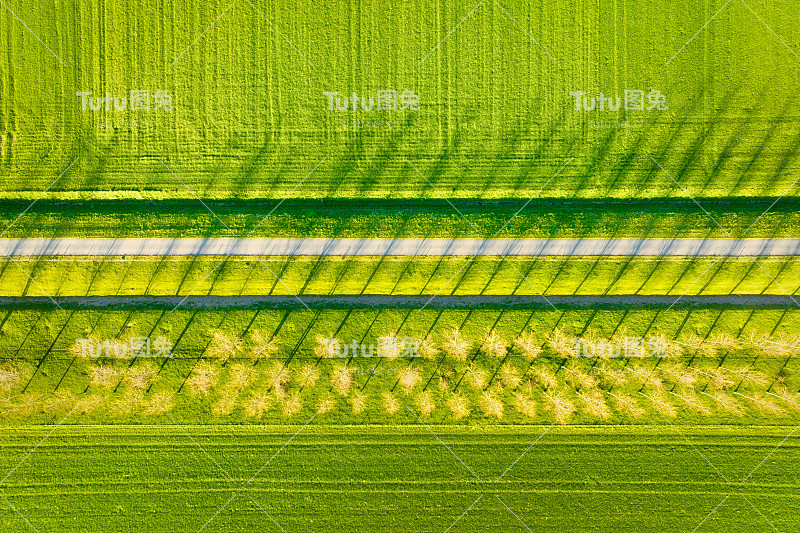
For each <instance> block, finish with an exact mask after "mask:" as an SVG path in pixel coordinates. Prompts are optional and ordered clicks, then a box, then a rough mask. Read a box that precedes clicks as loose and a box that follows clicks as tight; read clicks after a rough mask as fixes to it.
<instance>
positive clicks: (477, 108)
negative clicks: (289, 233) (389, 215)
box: [0, 0, 800, 198]
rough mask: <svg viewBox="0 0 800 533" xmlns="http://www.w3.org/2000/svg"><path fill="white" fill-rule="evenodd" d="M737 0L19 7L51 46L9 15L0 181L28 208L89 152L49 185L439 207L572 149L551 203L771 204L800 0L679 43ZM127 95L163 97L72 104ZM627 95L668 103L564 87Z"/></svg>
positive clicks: (70, 190) (83, 192) (511, 182)
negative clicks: (630, 104)
mask: <svg viewBox="0 0 800 533" xmlns="http://www.w3.org/2000/svg"><path fill="white" fill-rule="evenodd" d="M722 5H723V3H722V2H716V1H708V2H703V3H701V4H697V3H696V2H690V1H687V0H681V1H679V2H675V1H672V0H658V1H656V2H627V3H625V4H624V5H623V4H604V3H603V4H598V3H593V2H578V3H564V2H561V1H556V0H550V1H546V2H542V3H536V4H525V3H516V4H512V3H508V4H507V5H503V4H502V3H498V2H489V1H486V2H482V3H481V4H480V6H479V7H478V8H477V9H474V11H472V12H471V10H473V8H474V7H475V4H473V3H471V2H470V3H465V2H431V1H430V0H405V1H402V2H395V3H393V4H391V5H388V6H387V5H386V4H385V3H382V2H369V3H366V4H359V5H358V6H355V5H350V4H343V3H340V2H323V3H318V2H308V1H302V2H299V3H298V2H286V1H278V2H263V1H253V2H245V1H241V2H234V4H233V5H231V4H230V3H229V2H225V1H219V2H217V1H214V2H205V1H203V2H200V1H197V0H195V1H189V2H169V3H164V2H158V1H156V0H145V1H138V2H137V3H136V4H135V7H134V6H131V5H130V4H129V3H126V2H120V1H114V2H107V3H105V4H103V5H102V8H101V7H100V6H99V5H98V4H93V3H90V2H82V1H76V2H74V3H71V4H70V5H69V7H68V6H67V5H65V4H61V3H58V2H52V1H49V2H45V3H44V4H37V5H36V7H35V8H31V6H29V5H26V4H25V2H20V1H17V2H11V3H10V4H9V5H8V7H10V8H11V9H16V10H17V11H22V12H23V13H25V15H26V16H25V17H24V18H25V20H26V21H27V22H26V24H27V26H28V27H29V28H31V29H32V30H34V31H35V32H36V34H37V35H38V37H39V38H40V39H41V41H42V42H43V43H46V45H47V46H48V47H49V48H50V50H52V52H53V53H52V54H51V53H50V52H49V51H48V49H46V48H45V47H44V46H42V43H40V42H38V41H37V39H35V38H33V37H32V36H31V34H30V33H29V32H28V30H27V29H26V28H25V27H24V26H22V25H21V24H20V23H19V22H18V21H17V20H16V19H15V18H14V17H12V16H4V17H3V25H4V31H3V32H2V36H1V37H0V47H2V48H3V49H5V50H8V54H5V58H4V60H3V61H4V63H3V77H2V93H0V95H1V96H2V98H1V100H2V103H1V104H0V106H1V107H0V110H1V111H0V132H2V134H3V138H2V152H3V173H4V175H5V176H6V179H5V180H4V181H3V184H2V191H3V192H4V194H5V195H6V197H13V198H19V197H34V198H35V197H36V196H38V195H39V193H40V192H41V191H42V190H44V189H45V188H46V187H47V186H48V184H50V183H51V182H52V181H53V180H55V178H56V177H57V176H59V175H60V174H61V173H62V172H64V170H65V169H66V168H67V167H68V166H69V165H70V163H72V162H73V161H74V160H75V159H76V158H78V157H80V160H78V161H77V162H76V163H75V165H74V166H73V167H72V168H71V169H70V170H69V171H68V172H67V173H66V174H65V175H64V176H63V177H62V178H61V179H60V180H59V181H58V182H57V183H55V184H54V185H53V187H52V188H50V189H49V195H50V196H53V197H62V198H109V197H134V198H135V197H154V198H177V197H182V198H193V197H194V195H195V194H197V195H199V196H201V197H204V198H228V197H237V198H238V197H241V198H263V197H272V198H283V197H286V196H287V195H288V193H289V192H290V191H292V190H293V189H294V187H295V186H296V185H297V184H298V183H299V182H300V181H301V180H303V178H304V177H305V176H307V175H308V173H309V172H310V171H312V169H314V168H315V167H317V165H318V164H319V167H318V169H317V171H315V172H314V173H313V174H312V175H311V176H309V177H308V179H307V180H305V181H304V182H303V184H302V186H301V187H299V188H298V189H297V192H296V194H297V195H299V196H303V197H313V198H331V197H343V198H349V197H361V198H363V197H370V198H419V197H431V198H434V197H436V198H438V195H437V193H436V191H435V190H434V188H432V187H431V185H430V184H428V183H427V182H426V179H427V180H429V181H430V182H431V183H432V184H433V185H435V186H436V188H437V189H439V190H440V191H441V192H442V193H443V194H444V195H445V196H447V197H458V198H509V197H516V198H519V197H522V198H527V197H530V196H532V195H533V194H534V193H535V192H536V191H538V190H539V189H540V188H541V187H542V186H543V185H544V184H545V183H546V182H547V181H548V180H549V179H550V178H551V177H552V176H553V175H554V174H556V172H558V170H559V169H560V168H561V167H562V166H564V164H565V163H567V162H568V161H571V162H570V163H569V164H568V165H567V166H566V168H564V170H563V171H562V172H561V173H560V174H559V176H558V178H557V179H554V180H553V181H552V183H550V184H549V185H548V186H547V187H546V189H545V190H544V191H543V195H544V196H547V197H579V198H597V197H614V198H633V197H637V198H642V197H645V198H656V197H684V198H685V197H686V194H687V193H688V194H689V195H692V196H705V197H722V196H778V195H781V194H784V193H785V192H786V190H787V189H788V188H789V187H790V185H791V184H792V182H793V181H794V180H795V178H796V176H797V174H798V171H800V159H798V153H797V148H798V144H797V138H798V135H797V134H798V129H797V128H798V121H797V118H798V117H797V109H798V108H800V106H798V103H800V100H799V99H800V96H798V94H797V91H796V90H795V85H796V83H795V80H796V79H797V77H798V74H800V61H798V60H797V57H796V55H797V54H796V52H795V51H794V49H793V48H792V47H793V46H796V44H795V43H796V42H797V40H798V39H800V35H798V29H797V27H796V25H794V24H793V22H792V21H793V20H794V19H793V16H794V15H795V14H796V13H795V9H796V6H795V4H794V3H793V2H792V1H791V0H777V1H769V2H766V1H763V0H752V1H751V2H748V4H747V5H745V4H744V3H743V2H738V1H737V2H732V3H731V5H729V6H726V8H725V9H724V10H722V11H721V12H720V13H719V15H718V16H716V17H715V19H714V20H713V22H712V23H710V24H709V25H708V27H707V28H706V29H705V31H704V32H703V33H702V34H701V35H699V36H698V37H697V38H696V39H694V40H693V42H691V43H690V44H689V45H688V46H685V49H682V47H684V45H685V43H687V41H688V40H689V39H690V38H691V37H692V35H693V34H695V32H697V31H698V29H700V28H701V27H703V25H704V24H705V23H706V22H707V21H708V20H709V18H710V17H711V16H712V15H714V14H715V13H716V12H717V11H718V10H719V9H720V7H722ZM751 10H752V12H751ZM753 12H755V13H756V14H757V15H754V13H753ZM7 14H8V10H6V12H5V13H4V15H7ZM468 14H469V15H470V16H469V17H468V18H467V19H466V20H464V18H465V16H466V15H468ZM757 17H760V18H761V19H762V20H763V21H764V23H765V24H767V25H768V26H769V28H771V29H772V30H773V31H774V33H772V32H771V31H770V30H769V29H768V28H766V27H765V26H764V25H763V24H762V23H761V22H759V19H758V18H757ZM216 19H219V20H218V21H217V22H216V23H215V24H214V25H213V26H212V27H211V28H210V29H209V25H211V24H212V22H214V21H215V20H216ZM165 21H170V22H169V23H167V22H165ZM462 21H463V23H462V24H460V25H459V23H460V22H462ZM515 21H516V23H515ZM456 25H459V28H458V30H457V31H454V32H452V34H450V35H448V34H449V33H450V32H451V30H452V29H453V28H454V27H455V26H456ZM205 30H207V31H206V32H205V33H203V32H204V31H205ZM134 34H135V35H136V36H137V37H136V39H131V35H134ZM201 34H202V37H199V36H200V35H201ZM776 35H777V36H779V38H776ZM446 36H447V37H448V38H447V39H446V40H444V42H441V41H442V40H443V39H444V38H445V37H446ZM781 40H782V41H783V42H781ZM440 42H441V44H440V45H438V46H437V43H440ZM537 43H539V45H541V46H539V45H537ZM679 50H680V53H678V54H677V55H675V54H676V52H678V51H679ZM56 56H57V57H56ZM673 56H675V57H674V59H672V60H671V61H670V62H669V64H666V63H667V62H668V61H669V60H670V58H672V57H673ZM59 58H60V59H59ZM62 62H63V64H62ZM406 89H407V90H411V91H413V92H414V93H415V94H416V95H417V96H419V103H420V109H419V110H418V111H413V110H410V109H405V110H398V111H378V110H377V109H373V110H372V111H363V110H359V111H352V110H349V111H337V110H336V108H335V107H334V110H333V111H330V110H329V109H328V98H327V96H325V95H324V92H326V91H337V92H339V93H340V94H341V95H350V94H352V93H353V92H356V93H357V94H358V95H361V96H374V97H377V91H379V90H396V91H397V92H398V93H402V91H404V90H406ZM131 90H148V91H150V92H151V109H150V110H149V111H138V110H131V109H130V108H127V109H126V110H125V111H116V110H115V109H114V104H109V107H111V110H108V111H106V110H105V108H103V109H102V110H99V111H91V110H90V109H89V108H88V106H87V111H82V98H81V97H80V96H76V93H77V92H82V91H86V92H91V93H92V95H94V96H97V95H100V96H104V95H105V93H108V94H109V95H110V96H111V97H117V98H122V97H126V96H128V97H129V93H130V91H131ZM159 90H163V91H166V92H167V93H168V94H169V95H170V96H172V98H173V100H172V107H173V108H174V109H173V110H172V111H167V110H164V109H156V107H157V103H156V100H155V93H156V92H157V91H159ZM625 90H642V91H645V93H646V94H649V92H650V91H652V90H657V91H659V92H661V93H662V94H664V95H665V96H666V97H667V101H666V105H667V109H666V110H663V111H659V110H657V109H652V110H649V111H648V110H647V109H645V110H644V111H624V110H623V111H618V112H612V111H599V110H598V111H596V112H585V111H576V110H575V98H574V97H573V96H571V95H570V93H571V92H573V91H585V92H586V93H588V95H589V96H596V95H597V94H599V93H600V92H603V93H604V94H605V95H607V96H620V97H622V96H623V95H624V91H625ZM645 104H646V106H645V107H649V106H650V103H649V101H645ZM401 105H402V103H401V104H400V105H399V106H401ZM364 121H366V122H368V123H372V122H374V121H383V123H384V126H383V127H377V128H376V127H361V126H362V124H361V123H362V122H364ZM602 121H607V122H619V121H623V122H624V121H628V122H630V123H637V124H638V123H640V122H644V123H646V127H644V128H638V129H637V128H612V129H608V128H602V127H596V126H593V125H595V124H596V123H598V122H602ZM109 123H110V124H112V125H116V126H117V127H116V128H115V127H107V126H108V125H109ZM353 123H356V124H355V125H356V127H352V125H353ZM387 123H389V124H390V125H391V126H390V127H387V126H386V124H387ZM395 124H396V127H395V126H394V125H395ZM406 158H407V159H408V161H410V162H411V163H413V165H414V166H416V167H417V168H418V169H419V171H420V173H421V174H422V176H423V177H421V176H420V175H418V174H417V172H416V171H415V170H414V169H413V168H412V166H411V164H410V163H409V162H407V161H406ZM570 158H574V159H572V160H571V159H570ZM651 158H654V159H655V160H656V161H658V162H659V164H661V165H662V166H663V167H664V169H666V171H667V172H669V173H670V174H672V176H673V177H674V179H675V180H677V181H678V182H680V183H681V186H682V188H683V189H685V191H684V190H682V188H681V186H678V185H676V183H675V182H674V181H673V180H672V179H671V178H670V177H669V175H668V174H667V173H666V172H664V171H661V170H660V169H659V168H658V166H657V165H656V163H655V162H654V161H653V160H652V159H651ZM162 162H163V163H162ZM165 165H166V166H167V167H169V169H171V170H172V171H174V173H175V175H173V174H172V173H171V172H170V171H169V170H168V169H167V168H166V167H165ZM791 194H792V195H796V194H797V192H796V190H795V191H793V192H791Z"/></svg>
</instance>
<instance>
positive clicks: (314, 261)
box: [0, 257, 800, 299]
mask: <svg viewBox="0 0 800 533" xmlns="http://www.w3.org/2000/svg"><path fill="white" fill-rule="evenodd" d="M759 265H760V266H759ZM276 276H278V277H279V278H280V281H279V280H278V279H277V278H276ZM523 276H524V277H523ZM539 291H541V293H543V294H545V295H547V296H553V295H597V294H609V295H624V294H639V295H658V294H664V295H673V296H674V297H675V298H676V299H677V298H678V297H679V296H681V295H684V294H685V295H696V294H704V295H708V294H716V295H739V294H745V295H746V294H773V295H780V296H783V295H786V294H787V292H788V293H789V294H798V292H799V291H800V261H798V260H797V259H791V260H786V259H781V258H765V259H760V260H759V261H758V264H756V263H755V262H754V261H753V259H752V258H729V259H716V258H714V259H712V258H708V259H689V258H677V257H676V258H662V259H659V258H626V259H618V258H599V259H598V258H539V259H521V258H513V259H508V260H502V259H500V258H481V259H475V260H472V261H468V259H467V258H416V259H413V260H408V259H403V258H383V259H365V258H336V257H325V258H310V257H295V258H273V257H269V258H230V259H227V260H225V258H224V257H191V258H186V257H164V258H151V257H137V258H129V259H124V258H105V259H95V260H91V259H86V258H81V259H78V258H50V259H47V258H41V259H15V260H13V261H12V260H8V259H6V260H0V296H38V297H44V296H46V295H50V296H53V297H57V296H107V295H110V296H114V295H124V296H134V295H145V294H146V295H156V296H164V295H182V296H185V295H189V294H191V295H217V296H222V295H262V294H272V295H294V294H296V295H301V296H302V295H306V296H308V295H359V294H394V295H421V294H424V295H429V296H433V295H434V294H436V295H451V294H454V295H476V294H480V295H503V294H516V295H533V296H536V295H538V294H539V293H540V292H539Z"/></svg>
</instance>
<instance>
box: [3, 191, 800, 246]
mask: <svg viewBox="0 0 800 533" xmlns="http://www.w3.org/2000/svg"><path fill="white" fill-rule="evenodd" d="M529 201H530V199H529V198H524V197H523V198H520V199H516V200H507V201H478V200H460V201H459V200H456V201H454V202H453V205H454V206H455V207H457V209H458V211H459V212H460V213H461V215H463V217H465V218H466V219H467V220H464V218H462V216H461V215H459V213H458V212H456V211H455V210H454V209H453V206H451V205H450V204H449V203H447V202H445V201H444V200H441V199H437V200H429V201H411V200H403V201H389V200H383V201H365V200H325V201H322V200H293V199H288V200H286V201H284V202H282V203H280V204H279V203H278V201H276V200H253V201H247V202H246V201H212V200H206V201H204V203H205V205H206V207H204V206H203V205H202V204H201V203H200V202H198V201H196V200H191V201H190V200H180V201H176V200H161V201H152V202H135V201H119V200H117V201H88V202H47V201H39V202H37V203H36V204H35V205H34V206H33V207H32V208H31V209H29V210H28V211H27V212H26V213H25V216H24V217H22V218H20V219H19V220H16V222H15V219H17V217H18V216H19V214H20V213H22V212H23V211H25V210H26V209H27V208H28V207H29V206H30V202H22V201H15V202H12V201H3V202H0V226H2V227H4V228H5V227H8V226H11V224H12V222H14V224H13V226H11V228H10V229H9V230H8V232H6V234H5V235H3V237H4V238H20V237H28V238H30V237H38V238H49V237H95V238H97V237H105V238H109V237H112V238H123V237H151V238H153V237H172V238H174V237H231V236H237V237H244V236H251V237H295V238H299V237H316V238H325V237H340V238H368V237H428V238H456V237H461V238H480V237H481V235H479V234H478V233H477V232H476V229H477V230H478V231H480V232H481V233H482V234H483V235H486V236H494V235H496V236H497V237H498V238H511V237H526V238H548V237H550V238H581V237H583V238H604V237H605V238H612V237H613V238H645V237H648V238H659V237H661V238H664V237H667V238H673V237H682V238H707V237H708V238H730V237H732V236H733V237H738V236H740V235H742V234H743V233H744V232H745V231H746V232H747V233H746V236H747V237H750V238H782V237H784V238H792V237H796V236H797V234H798V232H799V229H800V213H798V211H799V208H800V202H798V201H797V200H796V199H793V198H782V199H780V201H778V202H777V203H775V205H774V206H772V208H771V209H770V210H769V211H768V212H766V211H767V209H768V208H770V205H771V204H773V203H774V202H775V199H774V198H761V199H749V200H747V201H736V200H727V199H726V200H718V199H717V200H704V201H703V203H702V206H703V209H705V210H706V211H707V212H708V214H706V213H704V212H703V210H702V209H700V208H699V207H698V206H697V205H696V204H695V203H694V202H692V201H690V200H665V199H653V200H637V201H625V202H622V201H619V200H605V201H603V200H598V201H585V200H584V201H582V200H548V201H541V200H534V201H530V203H528V205H527V206H526V207H525V209H524V210H522V211H520V208H521V207H523V206H524V205H525V204H526V203H527V202H529ZM209 210H210V211H209ZM765 212H766V213H765ZM212 213H213V214H212ZM268 214H269V216H266V215H268ZM515 214H516V216H514V215H515ZM709 215H710V216H709ZM512 216H513V219H512ZM712 217H713V219H712ZM509 220H510V222H509ZM467 221H468V222H467ZM715 221H716V222H715ZM223 224H224V225H223ZM506 224H507V225H506ZM717 224H719V225H717ZM226 226H227V227H226ZM473 226H474V228H473ZM501 229H502V231H500V230H501ZM498 232H499V233H498Z"/></svg>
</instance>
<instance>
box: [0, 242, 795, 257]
mask: <svg viewBox="0 0 800 533" xmlns="http://www.w3.org/2000/svg"><path fill="white" fill-rule="evenodd" d="M198 255H211V256H227V255H237V256H278V257H284V256H311V257H320V256H343V257H348V256H349V257H352V256H364V257H375V256H379V257H382V256H389V257H447V256H453V257H471V256H478V257H500V256H506V257H538V256H550V257H602V256H616V257H768V256H775V257H796V256H800V239H306V238H301V239H269V238H264V239H261V238H252V239H251V238H245V239H236V238H208V239H204V238H187V239H183V238H181V239H149V238H143V239H82V238H65V239H0V257H9V256H13V257H38V256H47V257H57V256H94V257H98V256H99V257H103V256H198Z"/></svg>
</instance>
